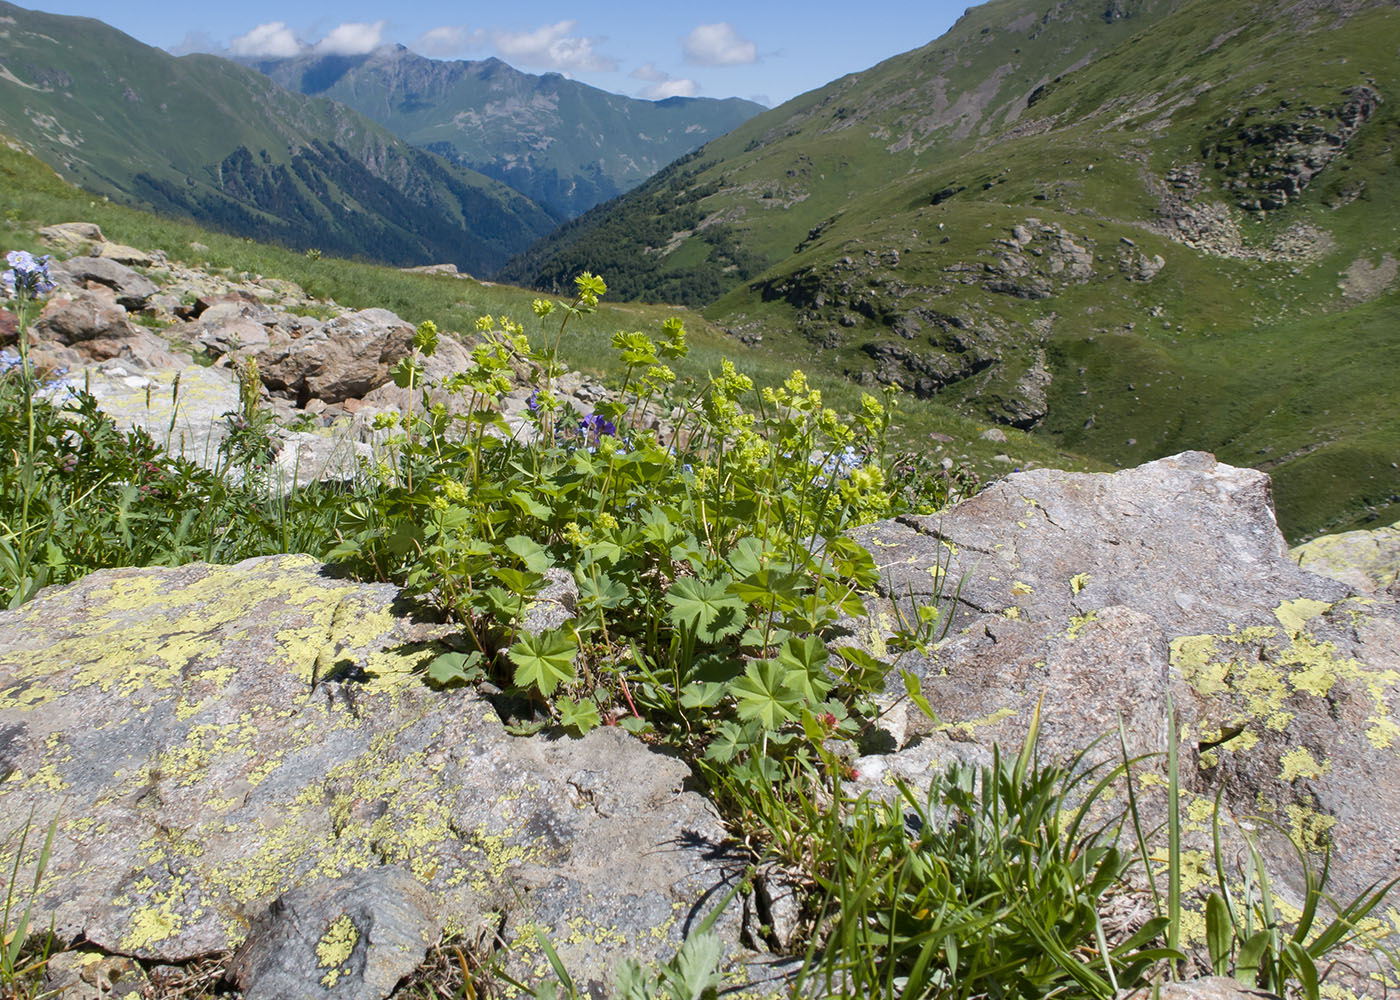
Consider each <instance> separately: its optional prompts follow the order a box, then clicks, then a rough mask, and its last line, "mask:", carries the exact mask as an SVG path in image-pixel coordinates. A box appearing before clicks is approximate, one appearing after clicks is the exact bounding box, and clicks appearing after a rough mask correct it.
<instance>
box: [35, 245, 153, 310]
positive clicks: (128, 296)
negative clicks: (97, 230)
mask: <svg viewBox="0 0 1400 1000" xmlns="http://www.w3.org/2000/svg"><path fill="white" fill-rule="evenodd" d="M49 271H50V273H51V274H52V275H53V276H54V277H55V278H56V279H57V280H58V281H59V282H60V283H62V284H67V285H70V286H73V287H78V288H81V287H83V286H84V285H85V284H87V283H88V282H92V283H94V284H97V285H103V286H105V287H107V288H110V289H111V290H112V291H113V292H115V293H116V296H117V303H118V304H119V305H121V306H122V307H123V308H125V309H128V310H131V311H133V312H134V311H136V310H138V309H141V308H144V307H145V305H146V302H147V300H149V299H150V297H151V296H152V295H154V294H156V292H158V291H159V290H160V287H159V286H158V285H157V284H156V283H155V282H154V281H152V280H151V279H150V278H148V277H146V276H145V275H144V274H141V273H139V272H137V271H133V270H132V269H131V268H129V267H127V266H126V265H125V264H119V263H117V262H116V261H114V260H111V259H109V258H107V257H70V258H69V259H68V260H60V261H55V262H54V263H52V264H51V265H49ZM65 279H66V280H65Z"/></svg>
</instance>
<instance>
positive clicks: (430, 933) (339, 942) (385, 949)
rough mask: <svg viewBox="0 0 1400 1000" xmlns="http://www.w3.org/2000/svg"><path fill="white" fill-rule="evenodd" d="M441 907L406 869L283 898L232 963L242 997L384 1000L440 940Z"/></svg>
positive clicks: (328, 883) (326, 883)
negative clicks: (439, 920)
mask: <svg viewBox="0 0 1400 1000" xmlns="http://www.w3.org/2000/svg"><path fill="white" fill-rule="evenodd" d="M440 930H441V928H440V926H439V924H438V917H437V903H436V902H435V901H434V899H433V897H432V896H431V895H429V894H428V891H427V890H426V889H424V888H423V886H422V885H421V884H419V882H418V880H417V879H415V878H414V877H413V876H412V875H410V874H408V872H406V871H404V870H403V869H402V868H394V867H384V868H371V869H368V870H366V871H362V872H355V873H354V874H351V875H347V876H346V877H344V878H340V879H328V878H318V879H315V880H314V881H313V882H311V883H310V884H308V885H304V886H298V887H297V888H295V889H293V890H291V891H290V892H287V893H284V894H283V895H282V896H280V897H278V899H277V901H276V902H274V903H273V904H272V906H271V908H270V909H269V910H268V911H267V913H266V914H264V915H263V916H262V917H260V918H258V919H257V920H255V921H254V923H253V929H252V931H251V932H250V933H249V935H248V939H247V940H246V941H245V942H244V943H243V945H242V946H241V947H240V948H239V949H238V952H237V954H235V955H234V957H233V961H232V962H230V963H229V977H230V978H231V979H232V980H233V981H234V982H235V983H237V984H238V986H239V988H240V989H242V990H243V996H244V1000H288V998H293V997H297V998H299V997H336V998H339V1000H381V998H382V997H386V996H388V995H389V994H390V993H392V992H393V991H394V987H395V986H397V985H398V983H399V980H401V979H403V978H404V977H405V976H407V975H408V974H409V973H411V972H412V971H413V970H414V969H415V968H417V967H418V965H419V964H420V963H421V962H422V961H423V956H424V955H425V954H426V953H427V951H428V949H429V948H430V947H431V946H432V945H433V944H434V943H435V942H436V941H437V937H438V933H439V931H440Z"/></svg>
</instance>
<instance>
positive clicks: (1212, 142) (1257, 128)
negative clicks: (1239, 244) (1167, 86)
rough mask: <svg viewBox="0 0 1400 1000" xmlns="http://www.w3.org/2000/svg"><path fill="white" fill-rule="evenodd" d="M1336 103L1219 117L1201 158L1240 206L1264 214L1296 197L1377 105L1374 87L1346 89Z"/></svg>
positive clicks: (1281, 105)
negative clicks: (1215, 173)
mask: <svg viewBox="0 0 1400 1000" xmlns="http://www.w3.org/2000/svg"><path fill="white" fill-rule="evenodd" d="M1341 96H1342V98H1343V100H1342V101H1341V103H1340V104H1339V105H1337V106H1335V107H1318V106H1315V105H1302V106H1299V107H1295V106H1294V102H1292V101H1288V100H1284V101H1280V102H1279V103H1278V104H1277V106H1275V107H1274V108H1272V109H1269V110H1267V111H1265V110H1263V109H1260V108H1257V107H1251V108H1248V109H1246V110H1245V111H1243V112H1242V113H1241V114H1240V115H1238V116H1232V117H1230V118H1226V119H1222V120H1221V121H1220V122H1219V123H1217V132H1216V135H1215V136H1214V137H1212V138H1211V139H1208V140H1207V141H1206V142H1205V143H1204V144H1203V148H1202V158H1203V159H1204V160H1205V161H1206V162H1207V163H1211V164H1213V165H1214V167H1215V169H1216V170H1218V171H1220V172H1221V173H1222V174H1223V175H1224V176H1225V178H1226V182H1225V186H1226V189H1227V190H1228V191H1230V192H1231V194H1232V195H1233V196H1234V197H1235V199H1236V204H1238V205H1239V207H1240V208H1243V209H1246V210H1248V211H1253V212H1267V211H1272V210H1274V209H1279V208H1283V207H1284V206H1285V205H1287V204H1288V203H1289V201H1290V200H1292V199H1296V198H1297V197H1298V195H1300V194H1301V193H1302V192H1303V191H1304V190H1305V189H1306V188H1307V187H1308V185H1309V184H1311V183H1312V180H1313V178H1314V177H1316V176H1317V175H1318V174H1319V173H1321V172H1322V171H1323V170H1325V169H1326V168H1327V166H1328V164H1330V163H1331V162H1332V161H1333V160H1335V159H1336V158H1337V156H1338V155H1339V154H1340V153H1341V152H1342V151H1343V150H1344V149H1345V148H1346V146H1347V144H1348V143H1349V142H1350V141H1351V140H1352V138H1353V137H1354V136H1355V135H1356V133H1357V132H1358V131H1359V130H1360V129H1361V127H1362V126H1363V125H1365V124H1366V122H1367V121H1369V120H1370V119H1371V117H1372V116H1374V115H1375V113H1376V111H1377V110H1379V108H1380V106H1381V103H1382V101H1381V95H1380V93H1379V92H1377V91H1376V90H1375V89H1374V88H1373V87H1369V86H1357V87H1348V88H1346V89H1345V90H1343V91H1342V94H1341Z"/></svg>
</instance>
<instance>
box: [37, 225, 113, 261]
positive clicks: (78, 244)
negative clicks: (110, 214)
mask: <svg viewBox="0 0 1400 1000" xmlns="http://www.w3.org/2000/svg"><path fill="white" fill-rule="evenodd" d="M39 235H40V236H41V237H43V238H44V240H46V241H47V242H48V243H49V244H51V245H52V246H54V247H57V248H58V249H59V250H61V251H63V252H65V253H73V254H86V253H87V252H88V251H89V250H91V249H92V247H93V245H94V244H100V243H105V242H107V237H105V236H103V235H102V229H101V227H99V226H98V225H97V223H95V222H60V223H58V224H57V225H53V226H44V227H43V228H42V229H40V230H39Z"/></svg>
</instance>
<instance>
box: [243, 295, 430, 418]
mask: <svg viewBox="0 0 1400 1000" xmlns="http://www.w3.org/2000/svg"><path fill="white" fill-rule="evenodd" d="M413 333H414V329H413V327H412V326H411V325H409V324H408V323H405V322H404V321H403V320H401V319H399V317H398V316H396V315H394V314H393V313H391V312H389V311H388V310H387V309H363V310H361V311H359V312H355V313H346V314H345V315H343V316H338V317H336V318H335V319H333V320H330V321H329V322H327V323H325V324H324V325H318V326H317V327H316V328H314V329H312V330H309V331H307V332H306V333H305V334H304V335H302V336H300V337H297V338H296V339H295V340H292V341H290V342H289V343H286V344H283V345H281V346H274V347H270V348H268V349H266V350H264V351H262V352H261V353H260V354H259V355H258V369H259V371H260V372H261V374H262V379H263V384H264V385H266V386H267V387H268V389H269V390H271V391H272V392H274V393H277V394H279V395H281V396H284V397H286V398H287V399H292V400H295V401H296V402H297V405H298V406H305V405H306V403H307V401H309V400H311V399H320V400H324V401H325V402H327V403H340V402H343V401H345V400H347V399H352V398H358V397H361V396H364V395H365V394H366V393H368V392H369V391H370V390H372V389H376V388H378V387H379V386H381V385H384V384H385V383H386V382H388V381H389V369H390V368H391V367H393V365H394V364H395V362H397V361H398V360H399V359H400V358H403V357H405V356H406V355H408V353H409V352H410V351H412V349H413Z"/></svg>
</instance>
